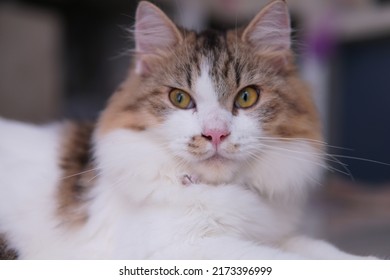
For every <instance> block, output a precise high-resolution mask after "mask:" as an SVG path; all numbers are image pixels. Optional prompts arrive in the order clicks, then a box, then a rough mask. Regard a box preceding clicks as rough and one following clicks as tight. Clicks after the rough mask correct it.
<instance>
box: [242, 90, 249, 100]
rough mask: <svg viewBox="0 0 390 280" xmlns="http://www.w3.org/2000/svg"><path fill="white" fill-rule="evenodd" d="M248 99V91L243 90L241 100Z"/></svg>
mask: <svg viewBox="0 0 390 280" xmlns="http://www.w3.org/2000/svg"><path fill="white" fill-rule="evenodd" d="M248 99H249V94H248V92H246V91H245V92H244V93H243V94H242V100H244V101H245V102H248Z"/></svg>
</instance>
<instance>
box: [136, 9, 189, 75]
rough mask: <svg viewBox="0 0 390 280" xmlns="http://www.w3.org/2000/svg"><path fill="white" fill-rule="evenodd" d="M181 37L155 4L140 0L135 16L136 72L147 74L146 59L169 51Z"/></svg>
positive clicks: (178, 42) (180, 40)
mask: <svg viewBox="0 0 390 280" xmlns="http://www.w3.org/2000/svg"><path fill="white" fill-rule="evenodd" d="M182 40H183V38H182V35H181V33H180V31H179V29H178V28H177V27H176V25H175V24H174V23H173V22H172V21H171V20H170V19H169V18H168V16H166V15H165V14H164V12H163V11H161V10H160V9H159V8H157V7H156V6H155V5H153V4H151V3H149V2H146V1H141V2H140V3H139V4H138V8H137V12H136V18H135V50H136V54H137V61H136V63H137V64H136V72H137V73H138V74H141V75H144V74H147V73H148V72H149V71H150V69H148V63H147V61H148V60H150V59H153V57H156V56H159V55H161V54H163V53H164V52H167V51H169V50H170V49H171V48H172V47H174V46H175V45H176V44H180V43H181V42H182Z"/></svg>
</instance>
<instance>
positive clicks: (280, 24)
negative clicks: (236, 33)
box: [242, 0, 291, 51]
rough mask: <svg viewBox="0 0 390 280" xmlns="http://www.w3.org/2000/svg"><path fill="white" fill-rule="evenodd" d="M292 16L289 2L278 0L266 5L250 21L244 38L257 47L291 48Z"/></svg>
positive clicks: (276, 49) (280, 49)
mask: <svg viewBox="0 0 390 280" xmlns="http://www.w3.org/2000/svg"><path fill="white" fill-rule="evenodd" d="M290 34H291V27H290V16H289V12H288V8H287V4H286V2H285V1H283V0H276V1H273V2H271V3H270V4H268V5H267V6H265V7H264V8H263V9H262V10H261V11H260V12H259V13H258V14H257V15H256V16H255V18H254V19H253V20H252V21H251V22H250V23H249V25H248V26H247V27H246V29H245V30H244V33H243V34H242V40H243V41H244V42H248V43H250V44H252V45H253V46H254V47H256V48H257V49H272V50H274V51H284V50H289V49H290V46H291V38H290Z"/></svg>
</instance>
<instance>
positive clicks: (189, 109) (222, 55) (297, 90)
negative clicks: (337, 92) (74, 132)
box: [100, 1, 321, 183]
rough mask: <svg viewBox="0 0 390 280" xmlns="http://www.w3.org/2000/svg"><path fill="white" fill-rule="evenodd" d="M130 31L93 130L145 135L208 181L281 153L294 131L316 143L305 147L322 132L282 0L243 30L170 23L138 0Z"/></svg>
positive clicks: (227, 178) (223, 178) (227, 176)
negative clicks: (121, 66)
mask: <svg viewBox="0 0 390 280" xmlns="http://www.w3.org/2000/svg"><path fill="white" fill-rule="evenodd" d="M135 32H136V33H135V35H136V48H137V49H136V50H137V53H138V56H137V60H136V63H135V69H134V71H132V73H131V75H130V77H129V79H128V80H127V81H126V82H125V83H124V84H123V85H122V87H120V89H119V90H118V92H117V93H116V94H115V95H114V96H113V98H112V99H111V101H110V104H109V106H108V108H107V110H106V111H105V112H104V114H103V116H102V119H101V122H100V131H101V134H103V135H104V134H107V133H109V132H111V131H115V130H117V129H126V130H130V131H132V132H134V133H138V134H145V135H147V136H148V137H152V138H154V139H156V143H158V145H160V146H161V148H162V149H165V150H166V151H167V153H168V154H170V155H171V156H172V157H173V158H174V159H175V160H176V161H177V162H179V163H180V164H183V165H184V166H186V168H189V169H190V171H189V172H194V173H196V175H199V176H200V177H202V178H203V179H204V180H206V181H208V182H212V183H221V182H229V181H231V180H232V179H234V177H236V176H237V175H238V173H239V172H243V168H246V167H248V166H253V165H256V163H257V162H260V161H262V160H264V159H265V158H266V156H267V152H268V151H272V152H273V153H277V155H278V156H279V157H281V158H283V154H288V152H286V151H284V150H283V149H288V148H286V147H287V146H288V144H289V143H290V142H293V141H294V140H296V139H300V140H299V141H298V142H299V143H301V142H302V141H301V140H302V139H307V140H308V141H307V143H308V146H310V147H311V148H314V150H316V151H317V150H318V151H319V150H320V147H319V146H318V145H312V143H317V142H315V141H317V140H319V139H320V138H321V136H320V128H319V123H318V120H317V115H316V111H315V108H314V105H313V103H312V100H311V98H310V95H309V93H308V92H307V89H306V88H305V87H304V86H303V85H302V84H301V82H300V80H299V78H298V77H297V73H296V71H295V69H294V66H293V63H292V55H291V52H290V27H289V18H288V14H287V9H286V5H285V3H284V2H283V1H275V2H274V3H272V4H270V5H269V6H267V7H266V8H265V9H264V10H263V11H262V12H261V13H259V14H258V15H257V16H256V18H255V19H254V20H253V21H252V22H251V23H250V24H249V25H248V27H247V28H245V29H239V30H231V31H228V32H225V33H219V32H215V31H206V32H203V33H201V34H196V33H194V32H190V31H183V30H180V29H178V28H177V27H176V26H175V25H174V24H173V23H172V22H171V21H170V20H169V19H168V18H167V17H166V16H165V15H164V14H163V13H162V12H161V11H160V10H158V9H157V8H156V7H154V6H152V5H150V4H148V3H145V2H144V3H142V4H141V5H140V6H139V8H138V12H137V22H136V30H135ZM305 143H306V142H305ZM285 145H287V146H285ZM317 148H318V149H317ZM297 152H299V151H297ZM294 156H295V157H296V156H297V155H296V154H294V153H293V157H294ZM285 158H286V161H288V155H286V157H285ZM290 158H291V156H290ZM298 163H299V161H298ZM269 164H272V162H271V161H270V162H269ZM274 168H275V169H277V168H278V166H275V167H274Z"/></svg>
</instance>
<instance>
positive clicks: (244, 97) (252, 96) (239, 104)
mask: <svg viewBox="0 0 390 280" xmlns="http://www.w3.org/2000/svg"><path fill="white" fill-rule="evenodd" d="M258 99H259V90H258V89H257V88H256V87H254V86H249V87H245V88H243V89H242V90H240V92H239V93H238V94H237V96H236V99H235V101H234V106H235V107H236V108H241V109H247V108H250V107H252V106H253V105H255V104H256V102H257V100H258Z"/></svg>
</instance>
